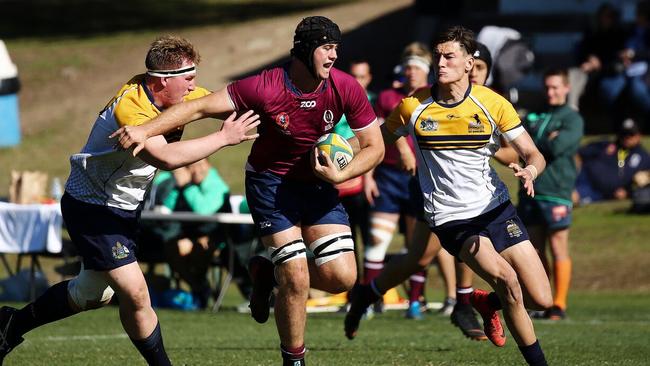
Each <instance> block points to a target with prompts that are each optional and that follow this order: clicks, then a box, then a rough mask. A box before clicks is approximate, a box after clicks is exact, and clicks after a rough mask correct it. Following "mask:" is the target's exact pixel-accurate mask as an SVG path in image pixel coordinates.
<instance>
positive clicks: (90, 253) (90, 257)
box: [61, 193, 140, 271]
mask: <svg viewBox="0 0 650 366" xmlns="http://www.w3.org/2000/svg"><path fill="white" fill-rule="evenodd" d="M61 212H62V214H63V221H65V226H66V228H67V230H68V233H69V234H70V239H72V243H73V244H74V245H75V247H76V248H77V251H78V252H79V254H80V255H81V257H82V258H83V264H84V268H85V269H92V270H95V271H108V270H111V269H115V268H118V267H121V266H124V265H127V264H129V263H133V262H135V261H136V258H135V251H136V245H135V238H136V235H137V232H138V219H139V217H140V211H139V210H135V211H127V210H122V209H119V208H115V207H109V206H101V205H94V204H90V203H86V202H83V201H79V200H77V199H75V198H73V197H72V196H71V195H69V194H68V193H65V194H64V195H63V197H62V198H61Z"/></svg>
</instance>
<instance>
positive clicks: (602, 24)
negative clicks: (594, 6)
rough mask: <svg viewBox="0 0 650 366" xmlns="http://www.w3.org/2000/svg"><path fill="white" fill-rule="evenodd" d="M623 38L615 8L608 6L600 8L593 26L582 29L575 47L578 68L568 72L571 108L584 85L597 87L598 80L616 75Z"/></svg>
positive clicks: (578, 97) (577, 99)
mask: <svg viewBox="0 0 650 366" xmlns="http://www.w3.org/2000/svg"><path fill="white" fill-rule="evenodd" d="M625 36H626V35H625V31H624V29H623V26H622V25H621V22H620V13H619V11H618V9H617V8H616V7H615V6H613V5H612V4H609V3H603V4H602V5H600V7H599V8H598V10H597V11H596V16H595V18H594V21H593V24H592V25H591V26H590V27H589V28H588V29H586V30H585V32H584V34H583V37H582V39H581V40H580V43H579V44H578V50H577V51H578V54H577V57H578V60H577V61H578V63H579V67H576V68H572V69H571V70H570V71H569V77H570V79H571V80H570V83H571V91H570V92H569V104H570V105H571V106H572V107H574V108H576V109H577V108H578V104H579V99H580V97H581V96H582V94H583V92H584V91H585V87H586V86H587V83H590V84H591V85H598V83H599V82H600V78H601V77H604V76H613V75H615V74H616V73H617V72H616V65H617V62H618V53H619V52H620V50H621V49H623V46H624V41H625ZM588 89H589V88H587V90H588Z"/></svg>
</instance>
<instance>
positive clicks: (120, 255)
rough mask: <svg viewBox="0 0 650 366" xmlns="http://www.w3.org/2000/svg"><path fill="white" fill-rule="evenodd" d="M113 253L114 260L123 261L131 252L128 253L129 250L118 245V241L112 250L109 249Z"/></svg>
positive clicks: (120, 244)
mask: <svg viewBox="0 0 650 366" xmlns="http://www.w3.org/2000/svg"><path fill="white" fill-rule="evenodd" d="M111 250H112V251H113V258H115V259H124V258H126V257H128V256H129V254H131V251H129V248H127V247H125V246H124V245H122V243H120V242H119V241H118V242H117V243H115V245H113V248H111Z"/></svg>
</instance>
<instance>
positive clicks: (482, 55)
mask: <svg viewBox="0 0 650 366" xmlns="http://www.w3.org/2000/svg"><path fill="white" fill-rule="evenodd" d="M472 56H474V58H475V59H477V60H481V61H483V62H485V63H486V64H487V68H488V73H489V72H490V70H492V55H491V54H490V50H488V48H487V47H485V45H484V44H483V43H481V42H476V51H474V55H472Z"/></svg>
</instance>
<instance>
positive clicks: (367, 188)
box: [363, 171, 379, 205]
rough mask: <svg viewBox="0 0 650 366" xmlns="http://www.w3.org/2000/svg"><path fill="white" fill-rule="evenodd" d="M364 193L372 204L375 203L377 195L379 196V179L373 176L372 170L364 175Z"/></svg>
mask: <svg viewBox="0 0 650 366" xmlns="http://www.w3.org/2000/svg"><path fill="white" fill-rule="evenodd" d="M363 178H364V179H363V193H364V194H365V195H366V200H368V203H370V204H371V205H374V204H375V197H379V187H377V181H375V178H374V177H373V176H372V171H371V173H370V174H368V173H366V175H365V176H364V177H363Z"/></svg>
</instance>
